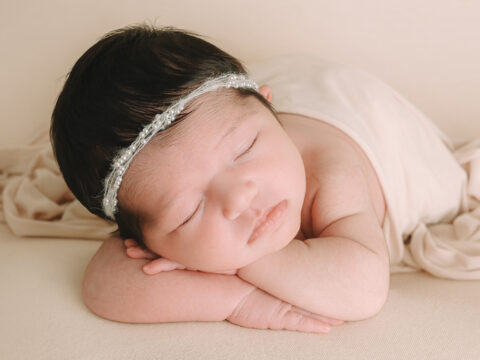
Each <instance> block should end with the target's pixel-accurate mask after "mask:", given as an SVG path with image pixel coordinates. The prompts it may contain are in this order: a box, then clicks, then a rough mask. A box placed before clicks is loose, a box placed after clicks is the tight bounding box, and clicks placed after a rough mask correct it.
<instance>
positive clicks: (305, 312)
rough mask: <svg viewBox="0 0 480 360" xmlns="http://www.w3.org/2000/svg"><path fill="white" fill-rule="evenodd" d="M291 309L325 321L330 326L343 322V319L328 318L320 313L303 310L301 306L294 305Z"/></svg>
mask: <svg viewBox="0 0 480 360" xmlns="http://www.w3.org/2000/svg"><path fill="white" fill-rule="evenodd" d="M292 311H294V312H297V313H299V314H302V315H304V316H308V317H311V318H313V319H317V320H320V321H323V322H324V323H327V324H328V325H330V326H338V325H342V324H343V323H344V321H343V320H339V319H333V318H329V317H326V316H322V315H317V314H314V313H311V312H308V311H306V310H303V309H301V308H298V307H296V306H294V307H292Z"/></svg>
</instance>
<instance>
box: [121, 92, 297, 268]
mask: <svg viewBox="0 0 480 360" xmlns="http://www.w3.org/2000/svg"><path fill="white" fill-rule="evenodd" d="M216 95H217V96H212V94H209V93H207V94H205V95H202V97H201V98H199V102H198V104H199V105H198V107H196V108H195V110H194V111H193V113H192V114H190V115H189V116H188V117H187V118H186V119H185V120H183V121H182V122H181V123H179V124H178V125H177V126H176V127H175V128H174V129H171V130H172V131H173V132H172V137H171V138H169V139H167V141H166V142H162V141H153V142H151V143H149V144H148V145H147V146H146V147H145V148H144V149H143V150H142V151H141V152H140V153H139V154H138V155H137V156H136V158H135V159H134V161H133V162H132V164H131V166H130V169H129V171H127V173H126V174H125V177H124V184H125V183H127V184H126V185H125V186H123V185H124V184H122V187H120V192H119V199H120V201H122V202H128V203H129V206H130V207H131V208H132V210H133V211H138V212H139V213H141V214H142V215H143V216H144V217H145V219H146V220H145V222H144V224H143V226H142V233H143V234H144V241H145V244H146V245H147V247H148V248H149V249H150V250H152V251H153V252H155V253H157V254H160V255H161V256H163V257H165V258H167V259H170V260H173V261H176V262H179V263H181V264H183V265H185V266H189V267H192V268H195V269H198V270H203V271H208V272H218V271H226V270H232V269H238V268H241V267H243V266H245V265H247V264H249V263H251V262H253V261H255V260H257V259H259V258H260V257H262V256H264V255H267V254H269V253H272V252H275V251H277V250H279V249H281V248H283V247H284V246H286V245H287V244H288V243H289V242H290V241H291V240H292V239H293V238H294V237H295V235H296V234H297V232H298V230H299V228H300V214H301V209H302V204H303V200H304V196H305V169H304V165H303V161H302V158H301V156H300V153H299V152H298V150H297V148H296V146H295V145H294V143H293V142H292V141H291V140H290V138H289V137H288V135H287V134H286V132H285V131H284V129H283V128H282V127H281V125H280V124H279V123H278V121H277V120H276V118H275V116H274V115H273V114H272V113H271V112H270V111H269V110H268V109H267V108H266V107H265V106H264V105H262V104H261V103H260V102H259V101H258V100H257V99H255V98H254V97H251V96H250V97H247V98H243V99H238V98H233V97H231V96H218V92H217V93H216ZM172 139H174V140H172ZM145 169H148V170H145ZM129 173H131V175H129ZM122 190H123V192H122Z"/></svg>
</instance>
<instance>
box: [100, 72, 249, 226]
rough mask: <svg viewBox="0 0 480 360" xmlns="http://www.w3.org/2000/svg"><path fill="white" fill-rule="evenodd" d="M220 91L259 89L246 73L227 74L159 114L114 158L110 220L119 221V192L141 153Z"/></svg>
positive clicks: (106, 197)
mask: <svg viewBox="0 0 480 360" xmlns="http://www.w3.org/2000/svg"><path fill="white" fill-rule="evenodd" d="M220 88H247V89H254V90H258V85H257V84H256V83H255V82H254V81H253V80H250V79H249V78H248V77H247V76H246V75H243V74H233V73H227V74H223V75H220V76H218V77H216V78H212V79H209V80H207V81H205V82H204V83H203V84H202V85H201V86H199V87H198V88H196V89H195V90H193V91H192V92H191V93H189V94H187V95H186V96H184V97H182V98H180V99H179V100H177V101H176V102H174V103H173V104H172V105H170V106H169V107H168V109H167V110H165V111H164V112H162V113H161V114H157V115H155V117H154V119H153V121H152V122H151V123H150V124H148V125H146V126H145V127H144V128H143V129H142V131H141V132H140V134H138V136H137V138H136V139H135V140H134V141H133V143H131V144H130V146H129V147H127V148H124V149H122V150H120V151H119V152H118V153H117V154H116V155H115V157H114V158H113V161H112V170H111V171H110V173H109V174H108V176H107V177H106V178H105V182H104V188H103V201H102V205H103V212H104V214H105V215H106V216H107V217H108V218H110V219H112V220H114V218H115V213H116V211H117V192H118V189H119V187H120V184H121V183H122V178H123V175H124V174H125V172H126V171H127V169H128V166H129V165H130V163H131V162H132V160H133V158H134V157H135V155H137V154H138V152H139V151H140V150H141V149H142V148H143V147H144V146H145V145H146V144H147V143H148V142H149V141H150V139H152V137H153V136H154V135H155V134H156V133H158V132H159V131H161V130H165V129H166V128H168V127H169V126H170V125H171V124H172V123H173V122H174V121H175V117H176V116H177V115H178V114H180V112H181V111H182V110H183V109H184V107H185V105H187V103H189V102H190V101H192V100H193V99H194V98H196V97H198V96H200V95H202V94H205V93H206V92H210V91H215V90H217V89H220Z"/></svg>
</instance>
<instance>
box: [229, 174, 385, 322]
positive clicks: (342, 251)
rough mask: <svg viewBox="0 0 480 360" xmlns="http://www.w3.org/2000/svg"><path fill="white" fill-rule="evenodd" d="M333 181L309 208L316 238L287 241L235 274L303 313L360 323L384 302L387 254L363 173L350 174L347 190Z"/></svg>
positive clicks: (319, 193)
mask: <svg viewBox="0 0 480 360" xmlns="http://www.w3.org/2000/svg"><path fill="white" fill-rule="evenodd" d="M333 175H335V174H333ZM350 175H351V174H350ZM332 179H333V180H338V181H330V182H328V183H324V184H322V185H323V186H321V187H320V190H319V191H318V193H317V196H316V199H317V202H316V203H314V204H313V205H312V215H313V223H312V228H313V229H314V233H316V234H318V235H317V237H315V238H312V239H307V240H305V241H300V240H292V241H291V242H290V243H289V244H288V245H287V246H286V247H285V248H283V249H281V250H280V251H278V252H276V253H273V254H270V255H267V256H265V257H263V258H261V259H260V260H258V261H256V262H254V263H252V264H250V265H247V266H246V267H244V268H242V269H239V270H238V271H237V275H238V276H239V277H241V278H242V279H244V280H246V281H248V282H250V283H252V284H254V285H255V286H257V287H259V288H261V289H263V290H265V291H266V292H268V293H270V294H272V295H274V296H276V297H278V298H280V299H282V300H284V301H286V302H288V303H290V304H294V305H295V306H298V307H301V308H303V309H306V310H308V311H311V312H314V313H319V314H322V315H325V316H329V317H333V318H338V319H343V320H360V319H364V318H368V317H371V316H373V315H375V314H376V313H377V312H378V311H379V310H380V309H381V307H382V306H383V304H384V302H385V300H386V296H387V293H388V287H389V258H388V250H387V246H386V243H385V239H384V235H383V231H382V228H381V225H380V221H379V220H378V217H377V214H376V213H375V210H374V208H373V205H372V204H373V203H372V201H371V200H370V198H369V196H370V195H369V191H368V188H367V186H366V182H365V180H364V178H363V176H362V174H360V175H359V176H357V177H355V176H349V178H348V185H347V186H341V185H342V184H346V183H345V182H343V183H342V182H341V179H340V178H336V177H334V176H333V177H332ZM329 185H331V187H329ZM315 229H316V230H315Z"/></svg>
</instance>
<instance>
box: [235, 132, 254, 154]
mask: <svg viewBox="0 0 480 360" xmlns="http://www.w3.org/2000/svg"><path fill="white" fill-rule="evenodd" d="M257 138H258V134H257V136H255V139H253V141H252V143H251V144H250V146H249V147H248V148H247V149H246V150H245V151H244V152H242V153H241V154H240V155H238V156H237V157H236V158H235V160H237V159H239V158H240V157H242V156H244V155H246V154H248V153H249V152H250V150H252V148H253V146H254V145H255V143H256V142H257Z"/></svg>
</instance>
